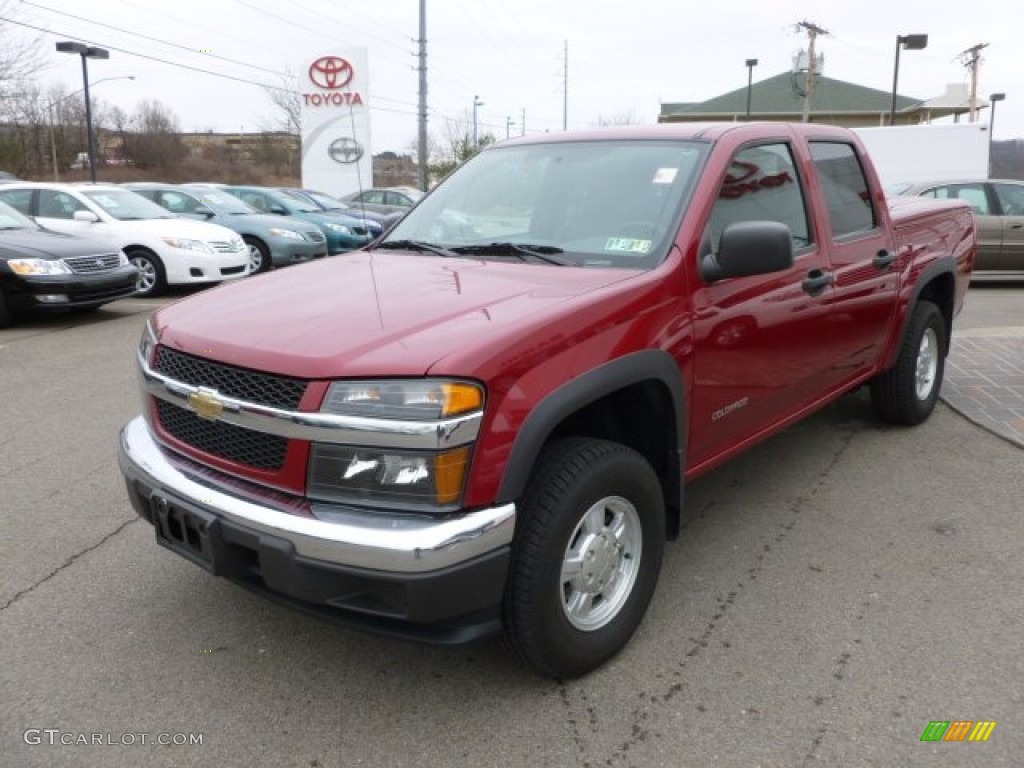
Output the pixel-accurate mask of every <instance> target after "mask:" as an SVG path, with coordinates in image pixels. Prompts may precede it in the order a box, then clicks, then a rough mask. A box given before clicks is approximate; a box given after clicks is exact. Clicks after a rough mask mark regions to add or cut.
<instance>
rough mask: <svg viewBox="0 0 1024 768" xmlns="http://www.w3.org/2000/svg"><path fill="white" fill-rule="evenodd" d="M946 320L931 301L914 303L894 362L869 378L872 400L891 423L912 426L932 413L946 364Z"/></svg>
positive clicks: (879, 413) (882, 416)
mask: <svg viewBox="0 0 1024 768" xmlns="http://www.w3.org/2000/svg"><path fill="white" fill-rule="evenodd" d="M946 348H947V347H946V321H945V318H943V316H942V312H940V311H939V308H938V307H937V306H935V305H934V304H933V303H932V302H930V301H920V302H918V304H917V306H915V307H914V310H913V313H912V314H911V316H910V322H909V323H908V324H907V333H906V336H904V338H903V343H902V345H901V346H900V351H899V355H898V357H897V358H896V365H894V366H893V367H892V368H890V369H889V370H888V371H885V372H884V373H882V374H879V375H878V376H877V377H875V379H874V380H873V381H872V382H871V404H872V406H873V407H874V409H875V412H876V413H877V414H878V416H879V418H881V419H882V420H883V421H887V422H889V423H890V424H902V425H904V426H915V425H917V424H920V423H921V422H922V421H924V420H925V419H927V418H928V416H929V415H931V412H932V410H934V408H935V403H936V402H938V399H939V390H940V389H941V388H942V374H943V372H944V370H945V364H946Z"/></svg>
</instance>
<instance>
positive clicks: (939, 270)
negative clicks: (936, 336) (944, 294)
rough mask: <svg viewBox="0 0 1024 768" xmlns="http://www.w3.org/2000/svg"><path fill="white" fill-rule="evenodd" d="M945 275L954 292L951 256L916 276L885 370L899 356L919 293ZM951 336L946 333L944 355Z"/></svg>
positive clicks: (953, 266) (929, 266)
mask: <svg viewBox="0 0 1024 768" xmlns="http://www.w3.org/2000/svg"><path fill="white" fill-rule="evenodd" d="M946 274H948V275H949V276H950V277H951V278H953V290H954V292H955V291H956V260H955V259H954V258H953V256H952V255H948V256H943V257H941V258H939V259H936V260H935V261H933V262H932V263H931V264H929V265H928V266H927V267H925V268H924V270H923V271H922V272H921V274H920V275H918V276H917V280H916V282H915V284H914V290H913V291H912V292H911V294H910V298H909V299H908V300H907V309H906V311H905V312H904V313H903V317H902V318H901V319H900V328H899V333H897V334H896V336H895V337H894V338H893V340H892V343H891V344H890V346H889V351H888V354H887V355H886V363H887V365H886V369H888V368H891V367H892V366H893V365H895V362H896V355H897V354H899V348H900V345H901V344H902V343H903V339H904V337H905V336H906V334H907V326H908V325H910V316H911V315H913V314H914V307H916V306H917V302H918V301H919V300H920V298H921V292H922V291H924V289H925V287H926V286H927V285H928V284H929V283H931V282H932V280H934V279H935V278H937V277H939V276H940V275H946ZM953 300H954V302H955V301H956V297H955V296H954V299H953ZM939 310H940V311H943V310H944V308H943V307H939ZM943 317H945V312H944V311H943ZM950 321H951V322H952V317H950ZM951 330H952V328H949V329H947V331H951ZM952 335H953V334H952V333H948V332H947V333H946V349H945V353H946V354H949V345H950V343H951V337H952Z"/></svg>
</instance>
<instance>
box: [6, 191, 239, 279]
mask: <svg viewBox="0 0 1024 768" xmlns="http://www.w3.org/2000/svg"><path fill="white" fill-rule="evenodd" d="M0 200H2V201H3V202H5V203H7V204H8V205H10V206H12V207H14V208H16V209H18V210H19V211H21V212H22V213H23V214H25V215H26V216H31V217H33V218H34V219H35V220H36V221H37V222H38V223H39V224H40V225H42V226H44V227H46V228H47V229H52V230H54V231H55V232H66V233H69V234H81V235H92V236H94V237H100V238H105V239H106V240H107V241H108V242H109V243H111V245H113V246H114V247H116V248H119V249H121V250H123V251H124V252H125V253H126V254H127V255H128V258H129V260H131V262H132V264H134V265H135V266H136V267H138V269H139V283H138V293H137V295H139V296H153V295H155V294H157V293H160V292H161V291H162V290H163V289H164V288H165V287H166V286H167V285H185V284H193V283H215V282H220V281H222V280H233V279H236V278H240V277H245V276H246V275H247V274H249V249H248V248H247V247H246V245H245V243H244V242H242V238H241V237H239V235H238V234H237V233H236V232H233V231H232V230H230V229H227V228H226V227H222V226H219V225H217V224H207V223H205V222H201V221H192V220H190V219H181V218H178V217H176V216H174V215H173V214H171V213H169V212H168V211H167V210H166V209H164V208H161V207H160V206H159V205H157V204H156V203H152V202H150V201H149V200H147V199H146V198H144V197H142V196H141V195H138V194H136V193H135V192H132V191H131V190H129V189H124V188H122V187H116V186H113V185H102V184H84V185H74V184H42V183H39V184H30V183H22V182H19V183H15V184H4V185H3V187H0Z"/></svg>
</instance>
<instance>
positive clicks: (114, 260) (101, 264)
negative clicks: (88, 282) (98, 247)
mask: <svg viewBox="0 0 1024 768" xmlns="http://www.w3.org/2000/svg"><path fill="white" fill-rule="evenodd" d="M120 262H121V256H120V255H119V254H116V253H104V254H102V255H99V256H72V257H71V258H68V259H64V263H65V264H66V265H67V267H68V269H70V270H71V271H72V272H75V273H76V274H79V275H92V274H96V273H97V272H110V271H111V270H113V269H117V265H118V264H119V263H120Z"/></svg>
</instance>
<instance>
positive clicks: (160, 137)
mask: <svg viewBox="0 0 1024 768" xmlns="http://www.w3.org/2000/svg"><path fill="white" fill-rule="evenodd" d="M131 122H132V127H133V128H134V129H135V132H134V135H132V136H131V138H130V141H129V144H128V146H127V147H125V148H124V150H125V154H126V156H128V157H130V158H132V160H134V161H135V165H137V166H139V167H140V168H169V167H171V166H173V165H174V164H175V163H177V162H179V161H180V160H181V159H182V158H183V157H184V156H185V154H186V153H187V149H186V148H185V145H184V143H183V142H182V141H181V136H180V135H179V133H178V118H177V116H176V115H175V114H174V113H173V112H171V110H170V109H168V108H167V107H166V106H165V105H164V104H162V103H161V102H159V101H143V102H142V103H141V104H139V106H138V108H137V109H136V110H135V114H134V115H133V116H132V120H131Z"/></svg>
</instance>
